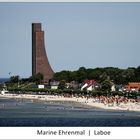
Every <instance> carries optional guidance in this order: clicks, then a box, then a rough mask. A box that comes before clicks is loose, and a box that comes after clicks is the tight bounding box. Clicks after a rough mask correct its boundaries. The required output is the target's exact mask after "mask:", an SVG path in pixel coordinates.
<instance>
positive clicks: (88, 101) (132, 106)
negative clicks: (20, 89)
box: [0, 93, 140, 111]
mask: <svg viewBox="0 0 140 140" xmlns="http://www.w3.org/2000/svg"><path fill="white" fill-rule="evenodd" d="M3 97H4V98H20V99H30V100H40V101H68V102H77V103H80V104H82V105H87V106H90V107H97V108H102V109H107V110H126V111H140V102H129V101H128V102H121V103H119V104H117V103H116V102H113V103H102V102H101V101H100V100H99V99H98V98H97V97H92V98H86V97H64V96H60V95H31V94H10V93H6V94H0V98H3Z"/></svg>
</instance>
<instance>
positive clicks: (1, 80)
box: [0, 78, 9, 83]
mask: <svg viewBox="0 0 140 140" xmlns="http://www.w3.org/2000/svg"><path fill="white" fill-rule="evenodd" d="M8 80H9V78H0V83H4V82H6V81H8Z"/></svg>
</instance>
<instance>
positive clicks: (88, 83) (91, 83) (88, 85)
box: [81, 80, 99, 91]
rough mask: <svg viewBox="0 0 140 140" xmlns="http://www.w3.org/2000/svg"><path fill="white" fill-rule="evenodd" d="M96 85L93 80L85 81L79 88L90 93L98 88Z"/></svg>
mask: <svg viewBox="0 0 140 140" xmlns="http://www.w3.org/2000/svg"><path fill="white" fill-rule="evenodd" d="M98 87H99V86H98V83H97V82H96V81H95V80H85V81H84V82H83V85H82V87H81V90H87V91H92V90H94V89H95V88H98Z"/></svg>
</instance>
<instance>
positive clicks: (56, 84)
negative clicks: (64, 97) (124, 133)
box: [50, 81, 60, 89]
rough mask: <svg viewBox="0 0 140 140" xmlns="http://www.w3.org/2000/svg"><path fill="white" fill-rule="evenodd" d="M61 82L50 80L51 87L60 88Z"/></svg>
mask: <svg viewBox="0 0 140 140" xmlns="http://www.w3.org/2000/svg"><path fill="white" fill-rule="evenodd" d="M59 83H60V82H58V81H52V82H50V86H51V89H58V86H59Z"/></svg>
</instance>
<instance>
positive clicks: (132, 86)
mask: <svg viewBox="0 0 140 140" xmlns="http://www.w3.org/2000/svg"><path fill="white" fill-rule="evenodd" d="M125 90H127V91H140V82H129V83H128V85H126V86H125Z"/></svg>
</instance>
